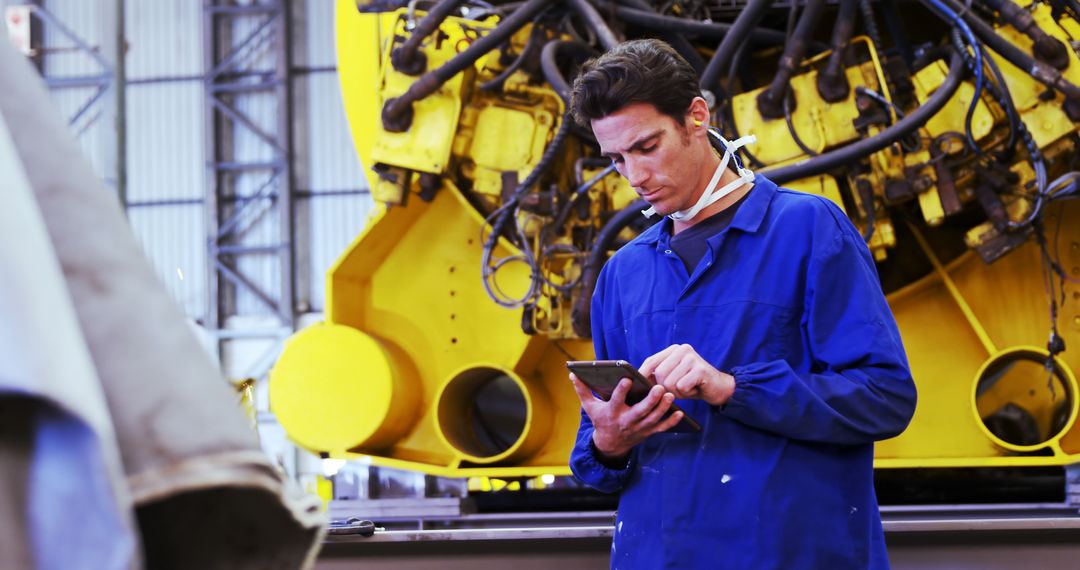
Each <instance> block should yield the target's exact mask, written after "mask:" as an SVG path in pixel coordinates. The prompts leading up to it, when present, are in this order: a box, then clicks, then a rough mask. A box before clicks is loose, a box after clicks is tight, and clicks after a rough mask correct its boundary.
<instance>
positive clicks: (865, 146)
mask: <svg viewBox="0 0 1080 570" xmlns="http://www.w3.org/2000/svg"><path fill="white" fill-rule="evenodd" d="M964 68H965V66H964V58H963V56H961V55H960V54H958V53H954V54H953V56H952V59H951V61H950V62H949V74H948V75H947V76H946V77H945V81H943V82H942V83H941V86H940V87H938V89H937V91H934V94H933V95H931V96H930V97H929V98H928V99H927V100H926V102H925V103H923V104H922V105H920V106H919V107H918V108H917V109H915V110H914V111H912V112H911V114H910V115H907V116H905V117H904V118H903V119H900V120H899V121H897V122H896V123H894V124H893V125H892V126H890V127H888V128H886V129H885V130H883V131H881V132H880V133H878V134H876V135H874V136H873V137H870V138H868V139H863V140H860V141H858V142H856V143H853V144H850V145H847V146H845V147H842V148H839V149H836V150H834V151H830V152H827V153H824V154H820V155H818V156H815V157H813V158H811V159H808V160H804V161H801V162H797V163H795V164H792V165H790V166H782V167H779V168H767V169H765V170H764V171H763V174H765V175H766V176H768V177H769V179H770V180H772V181H773V182H776V183H777V184H784V183H787V182H791V181H792V180H798V179H800V178H806V177H807V176H814V175H817V174H822V173H825V172H828V171H830V170H832V169H834V168H839V167H841V166H845V165H848V164H850V163H851V162H852V161H856V160H859V159H861V158H863V157H865V156H868V155H870V154H873V153H875V152H877V151H879V150H881V149H883V148H885V147H887V146H889V145H891V144H893V143H894V142H896V141H898V140H900V139H902V138H904V137H905V136H907V135H908V134H909V133H911V132H913V131H915V130H916V129H918V128H919V127H921V126H922V125H923V124H925V123H926V121H928V120H930V118H931V117H933V116H934V115H935V114H937V112H938V111H940V110H941V108H942V107H944V106H945V103H947V102H948V101H949V99H950V98H952V96H953V94H954V93H956V90H957V89H958V88H959V87H960V83H961V81H962V79H963V78H964Z"/></svg>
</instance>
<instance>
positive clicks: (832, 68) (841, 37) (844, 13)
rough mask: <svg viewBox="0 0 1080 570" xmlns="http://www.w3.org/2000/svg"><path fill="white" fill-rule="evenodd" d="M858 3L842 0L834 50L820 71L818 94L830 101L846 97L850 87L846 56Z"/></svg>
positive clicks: (837, 20) (837, 17) (833, 43)
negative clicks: (845, 61) (845, 66)
mask: <svg viewBox="0 0 1080 570" xmlns="http://www.w3.org/2000/svg"><path fill="white" fill-rule="evenodd" d="M857 3H858V0H840V11H839V13H838V14H837V16H836V24H835V25H834V26H833V34H832V41H831V42H830V43H829V47H830V49H831V50H832V52H831V53H830V54H829V59H828V60H827V61H826V62H825V68H824V69H822V70H821V72H819V73H818V77H817V90H818V94H819V95H821V97H822V99H825V100H826V101H828V102H830V103H838V102H840V101H843V100H844V99H846V98H847V94H848V89H849V88H850V85H849V84H848V80H847V75H846V73H845V71H844V57H845V55H847V51H848V46H849V45H850V44H851V34H852V33H853V32H854V31H855V8H856V5H857Z"/></svg>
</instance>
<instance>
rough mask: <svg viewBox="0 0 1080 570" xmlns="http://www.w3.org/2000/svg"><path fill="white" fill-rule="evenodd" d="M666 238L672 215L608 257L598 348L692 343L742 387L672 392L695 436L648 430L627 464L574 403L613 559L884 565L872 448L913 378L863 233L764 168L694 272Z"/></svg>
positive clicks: (595, 311)
mask: <svg viewBox="0 0 1080 570" xmlns="http://www.w3.org/2000/svg"><path fill="white" fill-rule="evenodd" d="M670 236H671V221H670V220H669V219H665V220H664V221H663V222H661V223H658V224H656V225H654V226H653V227H652V228H650V229H649V230H647V231H645V232H644V233H643V234H641V235H640V236H638V237H637V238H636V239H635V240H633V241H632V242H630V243H629V244H627V245H626V246H625V247H623V248H622V249H620V250H619V251H618V252H617V253H616V254H615V255H614V256H613V257H612V258H611V260H610V261H608V263H607V265H606V266H605V267H604V269H603V271H602V272H601V274H600V277H599V281H598V283H597V287H596V291H595V293H594V295H593V302H592V330H593V342H594V344H595V348H596V357H597V358H598V359H623V360H627V361H629V362H630V363H632V364H634V365H640V364H641V363H642V362H643V361H644V360H645V359H646V358H647V357H648V356H650V355H652V354H654V353H656V352H659V351H660V350H662V349H664V348H666V347H668V346H670V345H672V344H689V345H690V346H692V347H693V348H694V349H695V350H696V351H697V352H698V353H699V354H700V355H701V356H702V357H703V358H704V359H705V360H707V361H708V362H709V363H711V364H712V365H713V366H715V367H716V368H717V369H719V370H721V371H725V372H728V373H730V374H732V375H733V376H734V377H735V392H734V394H733V396H732V397H731V399H730V400H729V401H728V402H727V403H726V404H725V405H723V406H719V407H718V406H710V405H709V404H707V403H705V402H703V401H700V400H676V403H677V404H678V405H679V406H680V407H682V409H683V410H685V411H686V412H687V413H688V414H689V415H690V416H692V417H693V418H695V419H696V420H697V421H698V422H700V423H701V425H702V428H703V429H702V431H701V432H700V433H689V432H674V433H673V432H666V433H660V434H655V435H653V436H650V437H649V438H648V439H647V440H645V441H644V442H643V443H641V444H639V445H638V446H637V447H635V448H634V449H633V450H632V451H631V453H630V457H629V461H628V464H627V465H626V467H625V468H622V469H618V468H616V469H612V468H609V467H607V466H605V465H603V464H602V463H601V462H600V461H599V460H598V457H597V456H596V452H595V448H594V447H592V446H591V439H592V432H593V426H592V423H591V421H590V420H589V418H588V416H587V415H585V414H584V413H582V417H581V427H580V430H579V432H578V437H577V442H576V444H575V446H574V449H573V452H572V454H571V458H570V467H571V469H572V470H573V472H574V474H575V475H576V476H577V477H578V479H580V480H581V481H583V482H584V483H586V484H588V485H589V486H591V487H594V488H596V489H599V490H601V491H604V492H611V493H614V492H618V493H620V498H619V510H618V517H617V520H616V523H615V537H614V541H613V543H612V547H611V567H612V568H620V569H656V568H678V569H680V570H688V569H697V568H708V569H713V568H734V569H753V570H768V569H780V570H797V569H814V570H842V569H856V568H857V569H865V568H872V569H880V568H888V565H889V562H888V558H887V556H886V552H885V542H884V535H883V533H882V528H881V518H880V515H879V512H878V506H877V499H876V497H875V495H874V487H873V455H874V445H873V442H874V441H875V440H881V439H885V438H889V437H893V436H896V435H897V434H899V433H900V432H902V431H903V430H904V428H905V427H906V426H907V424H908V422H909V421H910V420H911V416H912V414H913V412H914V410H915V385H914V382H913V381H912V378H911V372H910V370H909V368H908V364H907V358H906V356H905V354H904V347H903V344H902V343H901V340H900V334H899V332H898V330H897V328H896V323H895V320H894V319H893V316H892V313H891V312H890V310H889V307H888V305H887V304H886V302H885V297H884V295H883V294H882V291H881V285H880V282H879V281H878V276H877V271H876V269H875V267H874V261H873V258H872V257H871V255H870V252H869V251H868V249H867V247H866V244H865V242H864V241H863V239H862V237H861V236H860V235H859V233H858V232H857V231H856V229H855V227H854V226H853V225H852V223H851V221H850V220H848V218H847V216H845V215H844V213H843V212H842V211H841V210H840V209H839V208H837V207H836V205H834V204H833V203H831V202H830V201H828V200H826V199H824V198H822V197H819V196H814V195H811V194H804V193H801V192H794V191H791V190H786V189H783V188H778V187H777V186H776V184H774V183H773V182H771V181H770V180H768V179H767V178H765V177H763V176H761V175H758V176H757V177H756V180H755V186H754V188H753V189H752V190H751V191H750V194H749V196H748V197H747V198H746V200H745V201H744V202H743V204H742V205H741V207H740V208H739V210H738V212H737V213H736V215H735V217H734V219H733V220H732V222H731V225H730V226H728V227H727V228H726V229H724V230H723V231H721V232H720V233H718V234H717V235H715V236H713V237H711V238H709V239H708V245H709V248H708V249H709V251H708V253H706V255H705V257H704V258H703V259H702V260H701V262H700V263H699V265H698V266H697V268H696V269H695V270H694V271H693V273H692V274H690V275H688V274H687V271H686V268H685V267H684V265H683V263H682V261H681V260H680V259H679V258H678V256H677V255H676V254H675V253H674V252H673V251H672V250H671V247H670V246H669V240H670Z"/></svg>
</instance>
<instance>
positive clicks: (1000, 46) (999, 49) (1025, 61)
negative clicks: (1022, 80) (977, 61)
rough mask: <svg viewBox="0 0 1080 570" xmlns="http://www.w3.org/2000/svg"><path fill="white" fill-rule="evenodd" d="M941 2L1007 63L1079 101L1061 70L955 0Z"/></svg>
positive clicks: (1078, 89) (1078, 92)
mask: <svg viewBox="0 0 1080 570" xmlns="http://www.w3.org/2000/svg"><path fill="white" fill-rule="evenodd" d="M923 1H924V2H925V1H926V0H923ZM941 2H942V3H944V4H945V5H946V6H948V7H949V8H950V9H952V10H953V11H954V12H956V13H958V14H962V17H963V18H964V21H965V22H967V24H968V25H969V26H971V30H972V31H973V32H974V33H975V35H977V36H978V37H979V39H981V40H982V41H983V43H985V44H986V45H987V46H988V47H989V48H990V49H992V50H994V51H995V52H996V53H998V54H1001V56H1002V57H1004V58H1005V59H1006V60H1007V61H1008V62H1009V63H1011V64H1013V65H1014V66H1016V67H1018V68H1020V69H1022V70H1024V71H1026V72H1027V73H1028V74H1030V75H1031V76H1032V77H1034V78H1035V79H1037V80H1038V81H1039V82H1040V83H1042V84H1043V85H1046V86H1047V87H1050V88H1053V89H1057V90H1059V91H1061V92H1062V93H1064V94H1065V97H1066V98H1067V99H1071V100H1076V101H1080V87H1077V86H1076V85H1075V84H1074V83H1072V82H1070V81H1068V80H1066V79H1065V78H1064V77H1062V75H1061V72H1059V71H1058V70H1057V69H1054V67H1053V66H1051V65H1049V64H1047V63H1044V62H1042V61H1039V60H1037V59H1035V58H1034V57H1032V56H1030V55H1028V54H1026V53H1024V52H1023V51H1022V50H1021V49H1020V48H1018V47H1016V46H1015V45H1013V44H1012V43H1011V42H1009V41H1008V40H1006V39H1005V38H1003V37H1001V36H999V35H998V34H997V32H995V31H994V29H993V28H992V27H991V26H990V25H989V24H987V23H986V22H985V21H983V19H982V18H979V17H978V16H976V15H975V14H974V13H972V12H971V11H970V10H964V7H963V5H961V4H960V3H959V2H957V1H956V0H941Z"/></svg>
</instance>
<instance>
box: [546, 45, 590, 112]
mask: <svg viewBox="0 0 1080 570" xmlns="http://www.w3.org/2000/svg"><path fill="white" fill-rule="evenodd" d="M566 53H569V54H570V55H575V56H578V57H580V58H581V60H582V61H584V60H585V59H587V58H588V57H589V56H590V55H592V50H590V49H589V46H587V45H585V44H583V43H581V42H572V41H568V40H555V41H551V42H548V43H547V44H546V45H545V46H544V49H543V50H541V51H540V70H541V71H542V72H543V73H544V79H545V80H547V82H548V84H550V85H551V88H552V89H554V90H555V92H556V93H558V94H559V97H560V98H561V99H562V100H563V102H565V103H566V104H567V106H569V105H570V83H569V82H568V81H567V80H566V77H565V76H564V75H563V73H562V71H560V70H559V56H561V55H563V54H566Z"/></svg>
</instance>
